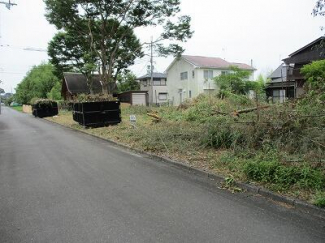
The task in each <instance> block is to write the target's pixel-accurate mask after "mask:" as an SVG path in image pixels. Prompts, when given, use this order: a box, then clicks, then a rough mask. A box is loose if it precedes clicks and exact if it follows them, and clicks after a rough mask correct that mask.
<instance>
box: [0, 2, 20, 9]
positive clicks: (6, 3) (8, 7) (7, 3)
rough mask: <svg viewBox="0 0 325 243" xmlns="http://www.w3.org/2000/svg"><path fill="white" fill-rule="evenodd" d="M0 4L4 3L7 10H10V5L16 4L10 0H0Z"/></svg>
mask: <svg viewBox="0 0 325 243" xmlns="http://www.w3.org/2000/svg"><path fill="white" fill-rule="evenodd" d="M0 4H4V5H6V8H7V9H9V10H10V8H11V7H12V6H17V4H16V3H12V2H11V0H9V2H3V1H0Z"/></svg>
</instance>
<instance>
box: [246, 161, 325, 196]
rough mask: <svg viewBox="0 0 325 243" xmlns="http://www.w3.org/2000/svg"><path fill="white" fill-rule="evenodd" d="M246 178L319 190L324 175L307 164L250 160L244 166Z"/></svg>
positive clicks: (284, 186)
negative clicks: (293, 164) (295, 165)
mask: <svg viewBox="0 0 325 243" xmlns="http://www.w3.org/2000/svg"><path fill="white" fill-rule="evenodd" d="M244 173H245V174H246V176H247V178H248V179H251V180H255V181H260V182H264V183H271V184H276V185H279V186H280V187H282V188H283V189H287V188H288V187H290V186H292V185H297V186H299V187H301V188H305V189H307V188H310V189H318V190H321V189H323V188H324V187H325V184H324V183H325V175H324V173H323V172H322V171H320V170H318V169H314V168H311V167H310V166H309V165H306V164H305V165H303V166H300V167H294V166H284V165H282V164H280V163H279V162H277V161H260V162H259V161H250V162H247V164H246V165H245V166H244Z"/></svg>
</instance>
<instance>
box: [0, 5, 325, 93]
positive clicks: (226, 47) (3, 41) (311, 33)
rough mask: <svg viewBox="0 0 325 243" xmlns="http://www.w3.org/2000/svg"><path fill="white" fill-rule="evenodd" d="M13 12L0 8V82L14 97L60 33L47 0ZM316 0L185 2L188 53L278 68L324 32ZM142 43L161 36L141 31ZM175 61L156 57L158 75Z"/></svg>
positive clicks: (142, 67) (140, 63)
mask: <svg viewBox="0 0 325 243" xmlns="http://www.w3.org/2000/svg"><path fill="white" fill-rule="evenodd" d="M14 2H15V3H17V4H18V6H15V7H13V8H12V9H11V10H10V11H9V10H7V9H6V8H5V6H4V5H0V29H1V30H0V32H1V38H0V45H3V46H6V45H9V46H10V47H0V80H2V81H3V82H4V84H1V87H3V88H4V89H5V90H6V91H7V92H10V90H11V89H12V90H13V91H14V88H15V87H16V85H17V84H18V83H19V82H20V81H21V80H22V79H23V77H24V76H25V74H26V72H27V71H28V70H29V69H30V68H31V67H32V66H33V65H37V64H40V63H41V62H42V61H47V59H48V57H47V54H46V52H36V51H25V50H23V49H24V48H26V47H34V48H41V49H46V48H47V43H48V42H49V40H50V39H51V38H52V36H53V35H54V33H55V32H56V30H55V28H54V27H53V26H51V25H49V24H48V23H47V21H46V19H45V17H44V13H45V10H44V3H43V1H42V0H15V1H14ZM315 2H316V0H299V1H297V0H272V1H270V0H200V1H197V0H182V13H183V14H188V15H190V16H191V17H192V29H193V30H194V31H195V34H194V36H193V38H192V39H191V40H189V41H188V42H187V43H186V44H185V45H184V47H185V49H186V51H185V54H188V55H201V56H214V57H222V58H226V60H229V61H233V62H245V63H248V64H249V63H250V60H251V59H253V60H254V66H255V67H256V68H257V69H258V72H257V73H263V74H266V73H268V72H269V71H270V70H272V69H275V68H276V67H277V66H278V65H279V64H280V63H281V61H280V60H281V59H282V58H285V57H286V56H287V55H289V54H290V53H292V52H293V51H295V50H297V49H298V48H300V47H302V46H304V45H306V44H308V43H309V42H311V41H313V40H314V39H316V38H318V37H319V36H321V35H323V34H324V32H322V31H321V30H320V26H321V25H324V24H325V17H316V18H315V17H313V16H312V15H311V11H312V9H313V6H314V4H315ZM136 33H137V34H138V35H139V36H140V37H141V40H142V41H149V40H150V37H151V36H152V35H153V36H155V35H157V33H155V31H154V30H150V31H148V30H146V31H144V30H137V31H136ZM171 61H172V58H166V59H164V58H156V59H155V67H156V69H157V71H165V69H166V68H167V66H168V65H169V64H170V62H171ZM148 64H149V58H148V57H145V58H143V59H141V60H137V61H136V65H135V66H133V67H132V68H131V69H132V71H133V72H134V73H135V74H136V75H141V74H143V73H145V72H146V66H147V65H148Z"/></svg>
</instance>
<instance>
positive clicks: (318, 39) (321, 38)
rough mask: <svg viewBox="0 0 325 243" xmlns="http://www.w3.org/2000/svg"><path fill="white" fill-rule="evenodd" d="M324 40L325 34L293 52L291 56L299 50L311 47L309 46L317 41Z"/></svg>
mask: <svg viewBox="0 0 325 243" xmlns="http://www.w3.org/2000/svg"><path fill="white" fill-rule="evenodd" d="M323 40H325V36H321V37H319V38H317V39H316V40H314V41H312V42H310V43H309V44H307V45H305V46H304V47H302V48H300V49H299V50H297V51H295V52H293V53H291V54H290V55H289V57H292V56H294V55H296V54H298V53H299V52H302V51H304V50H305V49H307V48H309V47H311V46H313V45H315V44H316V43H317V42H320V41H323Z"/></svg>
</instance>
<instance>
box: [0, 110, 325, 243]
mask: <svg viewBox="0 0 325 243" xmlns="http://www.w3.org/2000/svg"><path fill="white" fill-rule="evenodd" d="M2 111H3V112H2V114H1V115H0V242H1V243H4V242H121V243H126V242H150V243H151V242H186V243H189V242H200V243H201V242H295V243H297V242H303V243H306V242H325V221H323V220H321V219H318V218H315V217H312V216H309V215H307V214H303V213H301V212H298V211H296V210H294V209H290V208H286V207H283V206H281V205H277V204H275V203H272V202H270V201H267V200H266V199H264V198H262V197H257V196H252V195H248V194H245V193H240V194H232V193H230V192H228V191H225V190H220V189H218V188H217V187H216V186H214V185H213V184H212V183H211V182H208V181H206V179H204V178H201V177H199V176H195V175H192V174H190V173H189V172H186V171H183V170H181V169H177V168H174V167H172V166H170V165H166V164H164V163H161V162H157V161H153V160H151V159H149V158H146V157H145V156H142V155H136V154H133V153H131V152H128V151H124V150H123V149H120V148H118V147H115V146H113V145H110V144H109V143H107V142H105V141H102V140H100V139H96V138H93V137H91V136H88V135H85V134H81V133H78V132H74V131H71V130H69V129H66V128H63V127H61V126H58V125H54V124H52V123H50V122H48V121H44V120H42V119H36V118H33V117H32V116H29V115H25V114H21V113H19V112H16V111H14V110H11V109H9V108H4V109H3V110H2Z"/></svg>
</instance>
